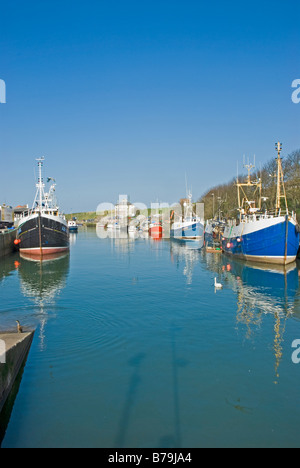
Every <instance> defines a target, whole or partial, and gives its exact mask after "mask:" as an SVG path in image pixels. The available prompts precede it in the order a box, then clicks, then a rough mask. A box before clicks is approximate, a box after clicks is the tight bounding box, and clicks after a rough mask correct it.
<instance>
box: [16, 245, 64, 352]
mask: <svg viewBox="0 0 300 468" xmlns="http://www.w3.org/2000/svg"><path fill="white" fill-rule="evenodd" d="M69 266H70V255H69V253H67V254H66V253H63V254H56V255H51V256H48V257H44V258H43V259H36V258H35V257H32V256H30V255H26V254H22V255H20V259H19V265H18V271H19V277H20V287H21V291H22V293H23V295H24V297H27V298H29V299H30V300H31V301H32V302H33V303H34V304H35V309H37V310H38V311H39V312H38V320H39V323H40V335H39V336H40V346H41V348H42V349H43V348H44V340H45V325H46V323H47V319H48V309H49V307H54V306H55V303H56V299H57V297H58V295H59V294H60V293H61V291H62V290H63V289H64V288H65V286H66V278H67V275H68V272H69ZM35 316H36V317H37V314H36V313H35Z"/></svg>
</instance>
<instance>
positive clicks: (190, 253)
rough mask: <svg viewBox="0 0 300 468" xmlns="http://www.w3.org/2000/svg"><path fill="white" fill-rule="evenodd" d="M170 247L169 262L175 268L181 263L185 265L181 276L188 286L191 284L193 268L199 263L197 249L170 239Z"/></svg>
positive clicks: (189, 244)
mask: <svg viewBox="0 0 300 468" xmlns="http://www.w3.org/2000/svg"><path fill="white" fill-rule="evenodd" d="M170 245H171V260H172V262H173V263H175V264H176V266H177V268H179V265H180V263H181V262H184V263H185V267H184V269H183V275H184V276H185V277H186V284H187V285H188V286H190V285H191V284H192V283H193V272H194V268H195V266H196V264H197V263H199V261H200V255H199V247H195V245H193V244H191V243H185V242H179V241H176V240H172V239H171V241H170Z"/></svg>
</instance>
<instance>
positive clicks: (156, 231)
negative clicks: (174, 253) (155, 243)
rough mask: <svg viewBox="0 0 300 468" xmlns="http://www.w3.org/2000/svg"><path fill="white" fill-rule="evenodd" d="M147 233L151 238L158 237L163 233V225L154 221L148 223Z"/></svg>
mask: <svg viewBox="0 0 300 468" xmlns="http://www.w3.org/2000/svg"><path fill="white" fill-rule="evenodd" d="M149 234H150V236H151V237H152V238H153V239H160V238H162V235H163V227H162V223H161V222H159V221H158V222H154V223H151V224H150V227H149Z"/></svg>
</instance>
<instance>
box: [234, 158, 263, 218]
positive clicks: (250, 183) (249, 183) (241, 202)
mask: <svg viewBox="0 0 300 468" xmlns="http://www.w3.org/2000/svg"><path fill="white" fill-rule="evenodd" d="M244 167H245V168H246V169H247V171H248V177H247V182H239V174H238V173H237V182H236V185H237V188H238V205H239V211H240V212H241V211H242V209H243V206H244V203H245V202H248V203H249V200H248V196H247V194H246V191H245V190H244V188H243V187H256V189H255V191H254V195H255V194H256V192H257V190H258V191H259V199H258V208H259V210H261V192H262V183H261V179H258V180H257V181H251V171H252V169H254V168H255V156H254V164H251V163H250V162H249V160H248V164H246V162H245V156H244ZM241 192H242V196H243V199H242V200H241ZM249 206H250V205H249Z"/></svg>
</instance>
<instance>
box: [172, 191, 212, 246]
mask: <svg viewBox="0 0 300 468" xmlns="http://www.w3.org/2000/svg"><path fill="white" fill-rule="evenodd" d="M183 207H184V213H183V216H180V217H179V220H177V221H175V220H174V222H173V224H172V226H171V238H173V239H175V240H181V241H198V242H202V243H203V233H204V221H203V220H202V219H201V218H200V217H199V216H197V215H196V214H195V213H194V210H193V203H192V194H191V192H189V193H188V195H187V199H186V201H185V202H184V206H183Z"/></svg>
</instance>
